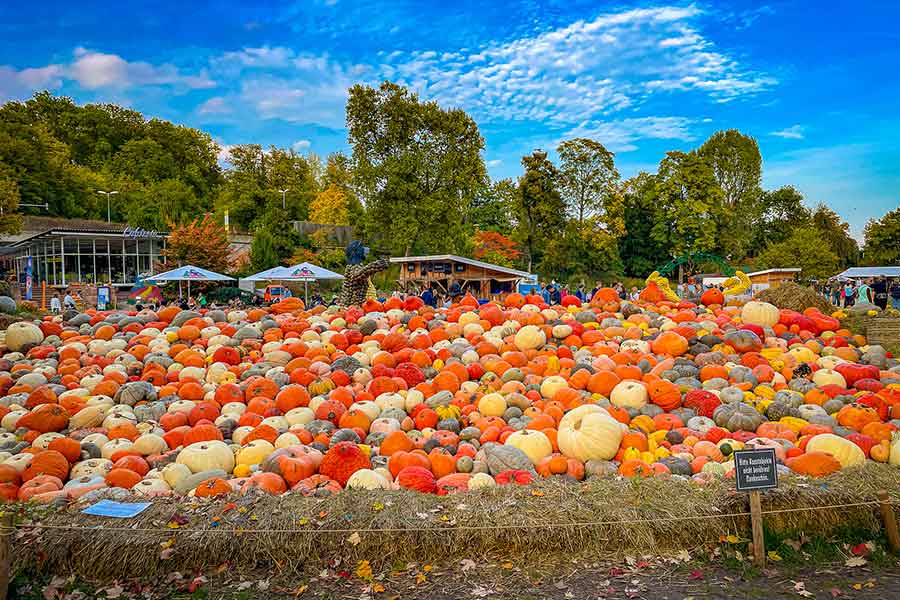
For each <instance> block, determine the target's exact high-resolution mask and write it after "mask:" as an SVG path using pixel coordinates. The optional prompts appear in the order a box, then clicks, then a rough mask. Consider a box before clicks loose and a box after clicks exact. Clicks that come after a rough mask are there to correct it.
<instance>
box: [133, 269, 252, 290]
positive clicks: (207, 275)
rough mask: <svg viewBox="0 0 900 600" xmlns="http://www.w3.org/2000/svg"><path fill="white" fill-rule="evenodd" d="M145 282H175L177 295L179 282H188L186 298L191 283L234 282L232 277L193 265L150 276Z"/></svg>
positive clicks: (179, 288) (179, 286) (179, 287)
mask: <svg viewBox="0 0 900 600" xmlns="http://www.w3.org/2000/svg"><path fill="white" fill-rule="evenodd" d="M145 280H146V281H177V282H178V290H179V293H180V291H181V282H182V281H187V282H188V296H190V295H191V282H192V281H232V280H234V277H229V276H228V275H222V274H221V273H216V272H215V271H208V270H206V269H203V268H201V267H195V266H194V265H183V266H181V267H178V268H176V269H172V270H171V271H166V272H165V273H159V274H157V275H151V276H150V277H147V278H145Z"/></svg>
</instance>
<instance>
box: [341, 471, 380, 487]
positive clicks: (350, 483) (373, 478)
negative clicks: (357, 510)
mask: <svg viewBox="0 0 900 600" xmlns="http://www.w3.org/2000/svg"><path fill="white" fill-rule="evenodd" d="M346 487H347V489H358V490H389V489H391V482H390V481H388V480H387V479H385V478H384V476H383V475H381V474H380V473H378V472H377V471H373V470H372V469H360V470H359V471H356V472H355V473H354V474H353V475H351V476H350V479H348V480H347V485H346Z"/></svg>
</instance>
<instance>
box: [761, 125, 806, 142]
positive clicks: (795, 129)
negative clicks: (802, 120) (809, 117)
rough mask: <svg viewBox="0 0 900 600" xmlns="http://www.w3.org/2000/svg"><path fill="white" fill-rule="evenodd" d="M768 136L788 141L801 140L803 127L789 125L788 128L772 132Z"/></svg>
mask: <svg viewBox="0 0 900 600" xmlns="http://www.w3.org/2000/svg"><path fill="white" fill-rule="evenodd" d="M769 135H774V136H775V137H780V138H785V139H788V140H802V139H803V126H802V125H791V126H790V127H786V128H785V129H782V130H780V131H772V132H770V133H769Z"/></svg>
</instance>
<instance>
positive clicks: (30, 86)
mask: <svg viewBox="0 0 900 600" xmlns="http://www.w3.org/2000/svg"><path fill="white" fill-rule="evenodd" d="M62 73H63V68H62V67H61V66H60V65H48V66H46V67H41V68H37V69H22V70H21V71H20V70H17V69H14V68H12V67H8V66H3V65H0V100H8V99H11V98H22V97H25V96H29V95H31V92H33V91H35V90H42V89H56V88H58V87H59V86H61V85H62Z"/></svg>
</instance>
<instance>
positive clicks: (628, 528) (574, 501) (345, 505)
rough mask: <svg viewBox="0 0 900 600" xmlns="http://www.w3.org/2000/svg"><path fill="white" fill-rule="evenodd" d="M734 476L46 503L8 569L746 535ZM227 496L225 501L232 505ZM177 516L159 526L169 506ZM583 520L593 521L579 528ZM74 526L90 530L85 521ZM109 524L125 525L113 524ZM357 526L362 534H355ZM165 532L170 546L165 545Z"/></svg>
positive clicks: (860, 521) (844, 515) (861, 511)
mask: <svg viewBox="0 0 900 600" xmlns="http://www.w3.org/2000/svg"><path fill="white" fill-rule="evenodd" d="M733 485H734V482H733V481H731V480H722V481H716V482H713V483H712V484H710V485H708V486H706V487H698V486H696V485H693V484H691V483H688V482H685V481H680V480H674V479H671V480H667V479H662V478H654V479H648V480H622V479H617V480H611V479H596V480H592V481H590V482H586V483H583V484H574V483H567V482H564V481H551V480H548V481H543V482H541V483H539V484H536V485H534V486H528V487H515V486H507V487H501V488H493V489H487V490H479V491H475V492H469V493H466V494H462V495H456V496H445V497H438V496H432V495H424V494H418V493H414V492H406V491H392V492H364V491H347V492H343V493H341V494H337V495H335V496H332V497H330V498H323V499H316V498H304V497H301V496H296V495H290V494H289V495H285V496H280V497H268V496H264V497H259V496H254V497H243V498H229V499H226V500H215V501H199V500H198V501H193V500H191V499H187V498H185V499H179V500H175V499H171V498H165V499H157V500H155V501H154V502H153V504H152V506H151V507H150V508H148V509H147V510H146V511H144V512H143V513H142V514H141V515H139V516H138V517H136V518H134V519H128V520H118V519H104V518H100V517H90V516H85V515H82V514H80V512H79V511H80V509H81V508H82V507H81V506H78V505H75V506H72V507H69V508H67V509H61V510H59V511H54V512H51V513H50V514H49V515H46V516H44V517H42V518H41V520H40V523H41V524H42V525H45V526H61V527H74V528H78V529H64V528H63V529H38V528H36V529H33V530H30V531H28V532H27V533H25V534H24V535H22V536H21V537H20V538H18V539H15V541H14V544H15V546H14V550H13V557H14V563H15V566H16V568H27V567H40V568H41V569H47V570H48V571H49V572H52V573H57V574H62V573H74V574H77V575H80V576H83V577H94V578H96V577H126V576H127V577H147V576H153V575H157V574H161V573H168V572H171V571H173V570H179V571H186V570H189V569H197V570H204V569H206V570H208V569H210V568H214V567H215V566H216V565H220V564H222V563H225V562H226V561H227V562H229V563H230V564H231V568H232V569H235V570H238V571H244V570H250V569H253V568H258V567H260V566H262V567H266V566H268V568H272V567H274V568H277V569H283V570H285V571H287V572H302V571H308V570H309V571H314V570H317V569H320V568H321V567H322V565H323V564H324V563H325V562H326V561H328V560H330V559H333V558H337V557H340V559H341V561H342V563H341V564H343V565H350V566H351V567H348V569H349V570H352V565H355V564H356V563H357V561H359V560H362V559H366V560H369V561H371V562H372V563H373V564H376V565H382V566H384V565H390V564H393V563H396V562H418V563H423V562H431V561H442V560H450V561H458V560H459V559H460V558H483V557H509V558H522V559H529V558H531V559H537V558H539V557H541V556H547V555H563V554H561V553H571V554H581V553H584V552H590V553H594V554H596V555H610V554H617V555H624V554H643V553H665V552H670V551H677V550H678V549H682V548H695V547H697V546H699V545H702V544H706V543H716V542H717V541H718V540H719V539H720V537H721V536H723V535H727V534H729V533H735V534H737V535H741V536H748V535H749V519H748V518H747V517H745V516H727V515H729V514H733V513H744V512H746V510H747V505H746V502H747V500H746V496H745V495H744V494H738V493H736V492H734V490H733ZM879 489H887V490H890V491H891V493H892V494H893V500H894V503H895V504H897V503H898V502H900V469H896V468H892V467H889V466H886V465H878V464H874V463H871V464H869V465H867V466H865V467H861V468H858V469H851V470H847V471H845V472H841V473H839V474H836V475H834V476H832V477H829V478H827V479H822V480H806V479H797V478H788V479H787V480H785V481H783V482H782V485H781V487H780V488H779V489H777V490H774V491H772V492H769V493H766V494H765V496H764V500H763V510H770V509H784V508H798V507H810V506H819V507H822V506H831V505H836V504H848V503H855V502H868V501H872V500H874V498H875V493H876V491H877V490H879ZM229 503H230V506H229ZM176 515H177V516H178V517H179V518H181V517H183V518H184V519H186V520H187V522H185V523H184V524H182V525H181V526H180V527H179V528H178V529H170V528H168V524H169V522H170V521H171V520H172V519H173V517H175V516H176ZM766 522H767V525H768V526H769V527H771V528H772V530H774V531H781V532H794V531H803V532H806V533H807V534H808V535H824V536H828V535H832V534H834V533H836V532H838V531H839V530H841V529H845V528H855V529H862V530H868V531H872V532H876V531H878V530H879V528H880V521H879V517H878V513H877V509H876V508H875V507H868V506H864V507H854V508H840V509H834V508H832V509H825V510H817V511H798V512H787V513H781V514H777V515H774V514H773V515H766ZM584 523H593V524H592V525H582V524H584ZM82 528H88V529H87V530H85V529H82ZM112 528H125V529H126V530H123V529H112ZM354 534H357V535H358V538H357V537H356V536H354ZM171 540H174V544H172V545H171V547H170V551H171V556H167V557H166V558H165V559H164V558H162V556H161V552H162V550H163V546H161V544H167V543H169V542H170V541H171Z"/></svg>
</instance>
